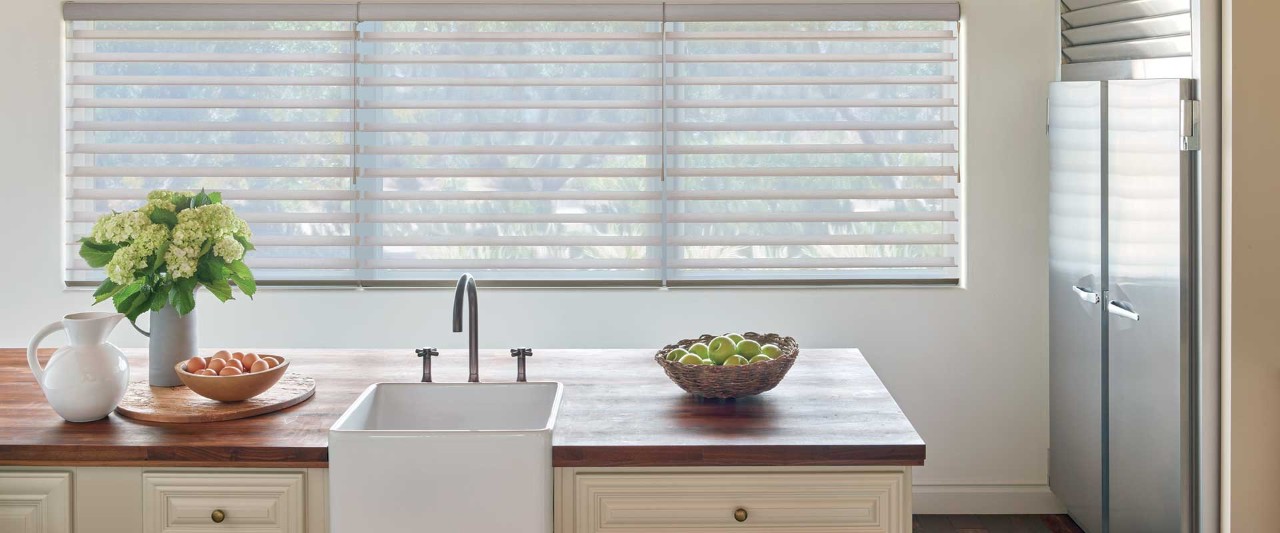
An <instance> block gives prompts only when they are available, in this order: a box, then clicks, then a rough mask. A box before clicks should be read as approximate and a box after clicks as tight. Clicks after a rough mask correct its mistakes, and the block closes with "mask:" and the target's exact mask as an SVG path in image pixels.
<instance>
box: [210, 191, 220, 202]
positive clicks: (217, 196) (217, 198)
mask: <svg viewBox="0 0 1280 533" xmlns="http://www.w3.org/2000/svg"><path fill="white" fill-rule="evenodd" d="M209 201H210V202H212V203H215V204H220V203H222V193H220V192H218V191H213V192H211V193H209Z"/></svg>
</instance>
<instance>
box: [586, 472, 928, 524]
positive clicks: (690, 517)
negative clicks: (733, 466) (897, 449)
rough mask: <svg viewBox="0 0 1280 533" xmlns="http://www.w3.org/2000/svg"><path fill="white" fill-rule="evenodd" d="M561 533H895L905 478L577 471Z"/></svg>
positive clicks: (902, 515)
mask: <svg viewBox="0 0 1280 533" xmlns="http://www.w3.org/2000/svg"><path fill="white" fill-rule="evenodd" d="M571 484H572V489H571V490H572V498H573V506H572V507H573V508H572V513H571V514H572V523H573V527H572V528H566V531H565V533H568V532H573V533H613V532H619V533H621V532H624V531H625V532H627V533H641V532H663V533H680V532H687V533H720V532H725V533H727V532H731V531H732V532H741V531H759V532H766V531H767V532H770V533H871V532H884V533H899V532H906V531H909V530H910V529H909V528H910V527H911V526H910V524H909V519H908V518H907V516H908V514H907V511H906V510H905V509H906V506H908V505H909V503H907V502H905V501H904V499H905V498H906V497H904V493H905V492H906V491H908V490H910V487H909V481H908V479H907V474H905V473H903V472H900V471H886V472H800V473H786V472H780V471H775V472H708V473H670V472H653V473H619V472H599V473H590V472H586V473H583V472H579V473H577V474H576V475H574V476H573V479H572V481H571Z"/></svg>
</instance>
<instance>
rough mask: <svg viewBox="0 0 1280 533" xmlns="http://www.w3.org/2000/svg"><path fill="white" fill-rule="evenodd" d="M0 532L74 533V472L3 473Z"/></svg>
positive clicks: (0, 484)
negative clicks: (72, 496)
mask: <svg viewBox="0 0 1280 533" xmlns="http://www.w3.org/2000/svg"><path fill="white" fill-rule="evenodd" d="M0 531H3V532H4V533H70V532H71V473H70V472H0Z"/></svg>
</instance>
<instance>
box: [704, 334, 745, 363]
mask: <svg viewBox="0 0 1280 533" xmlns="http://www.w3.org/2000/svg"><path fill="white" fill-rule="evenodd" d="M708 347H709V348H710V349H711V352H710V353H708V354H707V357H710V358H711V360H712V361H715V363H716V364H717V365H723V364H724V360H725V359H728V358H729V356H731V355H738V347H737V345H735V344H734V342H733V339H730V338H729V337H716V338H714V339H711V344H710V345H709V346H708Z"/></svg>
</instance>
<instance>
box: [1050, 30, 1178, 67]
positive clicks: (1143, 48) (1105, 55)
mask: <svg viewBox="0 0 1280 533" xmlns="http://www.w3.org/2000/svg"><path fill="white" fill-rule="evenodd" d="M1062 53H1063V54H1064V55H1066V56H1067V58H1068V59H1070V60H1071V62H1072V63H1080V62H1088V61H1125V60H1133V59H1154V58H1161V57H1182V56H1186V57H1191V34H1189V33H1188V34H1184V35H1173V36H1169V37H1156V38H1154V39H1142V40H1138V41H1121V42H1115V43H1100V44H1086V45H1083V46H1069V47H1066V48H1063V49H1062Z"/></svg>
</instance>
